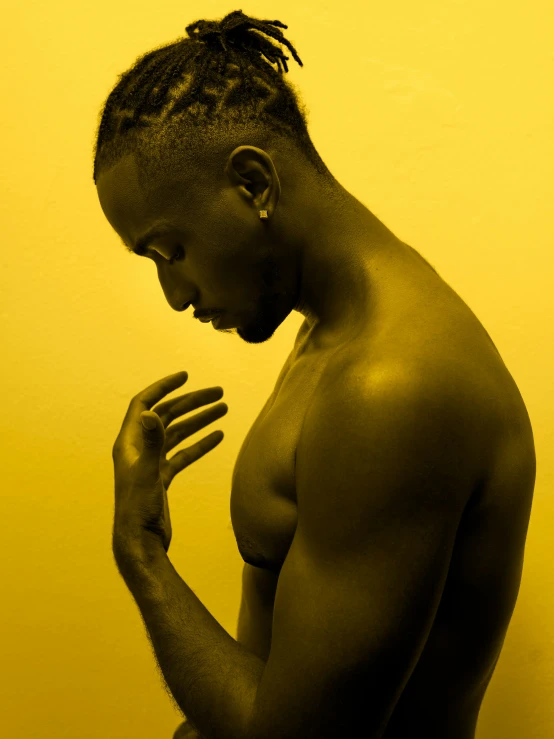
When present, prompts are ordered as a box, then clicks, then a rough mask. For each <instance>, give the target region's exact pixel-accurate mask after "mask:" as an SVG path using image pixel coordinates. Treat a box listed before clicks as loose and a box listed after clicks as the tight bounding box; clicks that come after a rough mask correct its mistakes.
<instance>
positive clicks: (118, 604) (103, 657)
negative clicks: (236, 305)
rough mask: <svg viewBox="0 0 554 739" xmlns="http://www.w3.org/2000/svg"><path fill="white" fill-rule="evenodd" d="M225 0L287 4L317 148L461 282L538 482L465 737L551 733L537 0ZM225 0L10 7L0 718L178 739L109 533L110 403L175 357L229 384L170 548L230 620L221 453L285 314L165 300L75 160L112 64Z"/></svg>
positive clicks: (48, 733) (111, 79)
mask: <svg viewBox="0 0 554 739" xmlns="http://www.w3.org/2000/svg"><path fill="white" fill-rule="evenodd" d="M239 7H240V8H241V9H242V10H243V12H244V13H246V14H249V15H253V16H256V17H258V18H270V19H274V18H278V19H279V20H281V21H282V22H284V23H286V24H287V25H288V30H286V31H285V34H286V35H287V38H289V39H290V40H291V41H292V42H293V44H294V45H295V46H296V48H297V51H298V53H299V55H300V58H301V59H302V61H303V62H304V65H305V66H304V68H302V69H301V68H300V67H298V66H297V64H296V63H295V62H294V60H293V59H292V56H291V55H290V53H288V52H286V49H285V52H286V53H288V55H289V56H290V57H291V58H290V61H289V68H290V70H291V71H290V72H289V74H290V78H291V79H292V81H293V82H295V83H296V84H297V85H298V86H299V89H300V91H301V93H302V96H303V99H304V100H305V101H306V103H307V106H308V108H309V110H310V118H309V129H310V132H311V134H312V137H313V140H314V143H315V145H316V147H317V148H318V150H319V152H320V154H321V156H322V157H323V159H324V161H325V162H326V163H327V164H328V166H329V167H330V169H331V171H332V172H333V173H334V174H335V176H336V177H337V178H338V180H339V181H340V182H341V183H342V184H343V185H344V186H345V187H346V188H347V189H348V190H350V191H351V192H352V193H353V194H354V195H356V197H358V198H359V199H360V200H362V202H364V203H365V204H366V205H367V207H368V208H369V209H370V210H372V211H373V212H374V213H375V214H376V215H377V216H378V217H379V218H380V219H381V220H383V221H384V222H385V223H386V224H387V225H388V227H389V228H391V229H392V231H393V232H394V233H396V234H397V235H398V236H399V237H400V238H402V239H403V240H404V241H407V242H408V243H409V244H410V245H412V246H414V247H415V248H416V249H418V250H419V251H420V252H421V253H422V254H423V255H424V256H425V257H426V258H427V259H428V260H429V261H430V262H431V264H433V265H434V266H435V267H436V269H437V270H438V271H439V273H440V274H441V275H442V277H443V278H444V279H446V280H447V282H448V283H449V284H450V285H452V287H454V289H455V290H456V291H457V292H458V293H459V294H460V295H461V296H462V298H463V299H464V300H465V301H466V302H467V304H468V305H469V306H470V307H471V308H472V310H473V311H474V312H475V313H476V314H477V316H478V317H479V318H480V319H481V321H482V322H483V324H484V326H485V328H486V329H487V331H488V332H489V333H490V334H491V336H492V338H493V340H494V342H495V343H496V345H497V347H498V348H499V350H500V352H501V354H502V357H503V359H504V361H505V362H506V364H507V366H508V368H509V369H510V371H511V373H512V375H513V376H514V378H515V380H516V382H517V384H518V386H519V388H520V391H521V393H522V395H523V397H524V399H525V402H526V404H527V408H528V410H529V414H530V416H531V420H532V423H533V429H534V433H535V440H536V448H537V459H538V466H537V483H536V488H535V502H534V508H533V515H532V517H531V524H530V527H529V535H528V544H527V550H526V559H525V567H524V575H523V582H522V586H521V591H520V596H519V601H518V603H517V606H516V610H515V613H514V617H513V620H512V622H511V625H510V629H509V632H508V635H507V638H506V642H505V646H504V651H503V652H502V655H501V658H500V661H499V664H498V667H497V669H496V673H495V675H494V677H493V680H492V682H491V684H490V687H489V689H488V692H487V694H486V697H485V701H484V704H483V707H482V710H481V714H480V719H479V725H478V731H477V739H521V737H525V738H526V739H546V737H551V736H554V707H553V706H554V702H553V701H552V695H553V685H552V679H553V674H554V673H553V670H552V665H554V618H553V616H554V575H553V568H552V544H551V542H552V530H553V515H552V514H553V496H552V483H553V475H554V458H553V455H552V448H553V441H554V438H553V424H552V418H553V415H554V414H553V408H552V405H553V402H552V397H553V394H552V377H553V374H554V372H553V371H554V366H553V350H552V346H553V341H552V333H553V332H552V320H553V318H554V309H553V298H552V293H553V286H552V277H553V265H554V259H553V255H552V249H553V243H554V238H553V236H554V228H553V219H552V212H553V211H552V197H553V187H552V172H553V168H554V138H553V136H552V130H553V123H554V100H553V97H552V80H553V73H554V50H553V49H554V47H553V43H552V29H553V27H554V9H553V5H552V3H551V2H549V1H547V0H531V1H530V2H526V3H524V4H518V3H508V4H506V3H501V2H491V1H490V0H466V2H460V1H459V0H457V1H454V0H434V1H431V0H424V2H418V3H414V2H412V1H411V0H402V1H401V2H400V1H396V2H394V1H393V2H390V3H365V2H357V3H355V2H341V3H330V2H322V3H320V2H315V1H314V0H309V2H302V3H301V2H296V1H295V2H290V1H288V0H284V1H283V2H280V3H271V4H270V3H262V4H261V5H260V3H241V4H240V5H239ZM235 9H238V8H237V7H235V6H234V5H229V4H228V3H223V2H206V0H203V2H201V3H200V2H198V3H182V2H177V1H174V0H162V1H161V2H160V3H154V2H152V0H150V2H136V0H133V1H132V2H131V1H130V0H119V2H106V1H105V0H94V2H91V1H90V0H85V1H84V2H79V3H75V2H69V0H64V1H62V0H57V1H55V2H48V3H37V2H33V3H31V2H15V1H14V0H10V1H9V2H4V3H3V4H2V20H3V33H2V36H3V39H2V47H1V48H2V52H3V56H4V59H3V74H2V82H1V84H2V88H3V89H2V98H1V99H2V116H1V118H0V126H1V142H2V157H1V172H0V173H1V177H2V198H1V201H0V203H1V208H2V214H1V216H2V218H1V221H2V249H1V270H0V280H1V284H0V290H1V295H0V299H1V307H0V310H1V317H2V349H3V351H2V354H3V361H2V365H1V366H2V370H1V373H2V375H1V385H0V387H1V391H2V420H1V432H2V436H1V440H0V443H1V450H2V452H1V453H2V465H1V473H0V474H1V476H2V507H1V514H2V526H1V542H2V556H1V560H0V561H1V567H2V571H1V576H2V594H3V598H2V601H3V603H2V607H1V609H0V614H1V618H2V624H1V654H2V660H1V662H2V669H1V671H0V696H1V697H0V701H1V704H2V705H1V710H0V715H1V716H2V718H1V720H0V732H1V737H2V739H32V738H33V737H37V738H38V737H40V738H41V739H62V738H64V737H67V738H71V739H89V738H90V739H93V738H94V739H170V738H171V736H172V733H173V730H174V728H175V726H176V725H177V724H178V723H179V720H180V716H179V714H177V712H176V711H175V709H174V707H173V706H172V704H171V702H170V700H169V698H168V696H167V695H166V693H165V692H164V689H163V687H162V684H161V681H160V677H159V675H158V673H157V671H156V668H155V663H154V660H153V656H152V653H151V651H150V646H149V643H148V641H147V639H146V635H145V630H144V626H143V623H142V621H141V619H140V615H139V611H138V608H137V607H136V605H135V603H134V601H133V600H132V597H131V596H130V594H129V592H128V591H127V589H126V587H125V584H124V583H123V581H122V579H121V578H120V577H119V575H118V573H117V570H116V567H115V564H114V561H113V558H112V553H111V540H110V535H111V526H112V510H113V487H112V483H113V477H112V460H111V447H112V444H113V442H114V440H115V437H116V435H117V433H118V431H119V428H120V425H121V422H122V419H123V416H124V414H125V412H126V409H127V405H128V403H129V401H130V399H131V397H132V396H133V395H134V394H135V393H137V392H138V391H139V390H141V389H142V388H144V387H145V386H147V385H149V384H150V383H152V382H153V381H155V380H157V379H160V378H161V377H164V376H165V375H168V374H171V373H173V372H177V371H179V370H182V369H186V370H188V372H189V378H190V379H189V383H188V385H187V387H188V389H191V390H192V389H199V388H201V387H209V386H212V385H222V386H223V387H224V389H225V395H224V398H223V399H224V400H225V401H226V402H227V404H228V405H229V412H228V414H227V416H225V418H223V419H220V420H219V421H217V422H216V423H215V424H214V425H213V426H211V427H209V429H208V430H209V431H211V430H214V429H216V428H221V429H223V431H224V432H225V439H224V441H223V442H222V443H221V444H220V445H219V446H218V447H217V448H216V449H215V450H214V451H212V452H211V453H209V454H208V455H206V456H205V457H203V458H202V459H201V460H199V461H198V462H197V463H196V464H195V465H193V466H192V467H190V468H189V469H188V470H186V471H185V472H183V473H182V475H181V476H180V477H179V478H177V480H176V481H175V482H174V483H173V485H172V488H171V490H170V506H171V512H172V520H173V542H172V545H171V549H170V557H171V560H172V562H173V563H174V565H175V567H176V568H177V570H178V572H179V573H180V574H181V576H182V577H183V578H184V579H185V581H186V582H187V583H188V584H189V585H190V586H191V587H192V588H193V590H194V591H195V592H196V594H197V595H198V597H199V598H200V599H201V601H202V602H203V603H204V604H205V605H206V607H207V608H208V609H209V610H210V612H211V613H212V614H213V615H214V616H215V617H216V618H217V619H218V621H219V622H220V623H221V624H222V625H223V626H224V628H225V629H227V631H229V633H231V634H232V635H233V636H236V631H235V629H236V621H237V614H238V606H239V596H240V573H241V567H242V560H241V559H240V556H239V554H238V551H237V548H236V545H235V541H234V537H233V532H232V529H231V528H230V523H229V521H230V519H229V495H230V483H231V474H232V469H233V465H234V462H235V458H236V455H237V453H238V450H239V448H240V445H241V443H242V441H243V439H244V436H245V434H246V432H247V431H248V428H249V426H250V424H251V423H252V421H253V420H254V418H255V416H256V415H257V413H258V411H259V410H260V408H261V406H262V404H263V403H264V401H265V399H266V398H267V396H268V394H269V393H270V391H271V389H272V387H273V384H274V381H275V379H276V377H277V374H278V372H279V370H280V368H281V366H282V363H283V361H284V359H285V357H286V355H287V354H288V351H289V350H290V347H291V344H292V342H293V340H294V337H295V335H296V331H297V329H298V328H299V326H300V323H301V317H300V315H299V314H296V313H294V314H292V315H291V316H290V317H289V319H288V320H287V321H286V322H285V324H284V325H282V326H281V327H280V328H279V329H278V331H277V333H276V335H275V336H274V338H273V339H272V340H270V341H269V342H268V343H266V344H264V345H260V346H249V345H247V344H245V343H243V342H242V341H241V340H240V339H238V338H235V337H233V336H231V335H226V334H219V333H217V332H216V331H214V330H213V328H212V327H211V326H210V325H209V324H201V323H199V322H198V321H194V320H193V319H192V317H191V311H190V310H189V311H187V312H186V313H185V314H180V313H176V312H174V311H173V310H171V308H170V307H169V305H168V304H167V303H166V301H165V299H164V296H163V293H162V291H161V288H160V286H159V284H158V282H157V278H156V274H155V269H154V268H153V265H152V264H151V263H150V262H148V261H147V260H141V259H137V258H136V257H133V256H130V255H128V254H127V253H126V252H125V251H124V250H123V248H122V246H121V245H120V243H119V240H118V238H117V236H116V235H115V233H114V232H113V231H112V230H111V227H110V226H109V224H108V222H107V221H106V220H105V218H104V216H103V214H102V211H101V209H100V206H99V203H98V199H97V195H96V188H95V186H94V183H93V181H92V161H91V157H92V153H91V152H92V144H93V136H94V131H95V125H96V116H97V113H98V110H99V107H100V105H101V104H102V102H103V100H104V99H105V96H106V95H107V94H108V92H109V90H111V88H112V87H113V85H114V84H115V82H116V75H117V74H119V73H121V72H123V71H125V70H126V69H127V68H128V67H129V66H130V65H131V64H132V63H133V62H134V60H135V58H136V57H137V56H138V55H139V54H142V53H144V52H145V51H147V50H149V49H151V48H153V47H154V46H157V45H159V44H162V43H169V42H170V41H173V40H175V39H176V38H177V37H178V36H182V35H184V34H185V30H184V29H185V26H186V25H187V24H189V23H191V22H192V21H193V20H196V19H198V18H207V19H215V18H221V17H222V16H224V15H225V14H226V13H228V12H230V11H231V10H235ZM245 143H248V142H245ZM200 434H202V432H200ZM200 434H198V435H195V436H194V437H192V439H191V441H190V442H188V443H192V442H193V441H196V440H198V438H200Z"/></svg>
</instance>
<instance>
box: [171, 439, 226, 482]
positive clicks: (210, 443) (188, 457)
mask: <svg viewBox="0 0 554 739" xmlns="http://www.w3.org/2000/svg"><path fill="white" fill-rule="evenodd" d="M223 437H224V434H223V431H220V430H217V431H214V432H213V433H212V434H210V435H209V436H205V437H204V438H203V439H200V441H199V442H197V443H196V444H193V445H192V446H189V447H187V448H186V449H183V450H181V451H180V452H177V454H174V455H173V456H172V457H171V459H169V460H168V463H169V469H170V472H171V479H173V478H174V477H175V475H176V474H177V473H179V472H181V471H182V470H184V469H185V467H188V466H189V465H190V464H192V463H193V462H196V460H197V459H200V457H203V456H204V454H207V453H208V452H209V451H211V450H212V449H213V448H214V447H216V446H217V445H218V444H219V443H220V442H221V441H222V440H223Z"/></svg>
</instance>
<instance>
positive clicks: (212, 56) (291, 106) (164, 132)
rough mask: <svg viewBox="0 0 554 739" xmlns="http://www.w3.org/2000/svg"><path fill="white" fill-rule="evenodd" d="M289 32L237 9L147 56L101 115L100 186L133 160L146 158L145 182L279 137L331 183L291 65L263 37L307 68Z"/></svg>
mask: <svg viewBox="0 0 554 739" xmlns="http://www.w3.org/2000/svg"><path fill="white" fill-rule="evenodd" d="M280 28H287V26H286V25H285V24H284V23H281V22H280V21H278V20H273V21H272V20H259V19H256V18H251V17H249V16H247V15H244V14H243V12H242V11H241V10H235V11H233V12H232V13H229V14H228V15H227V16H225V17H224V18H223V19H222V20H221V21H207V20H197V21H195V22H194V23H191V24H189V25H188V26H187V27H186V31H187V34H188V38H186V37H183V38H181V39H179V40H177V41H176V42H174V43H171V44H169V45H165V46H161V47H158V48H156V49H154V50H153V51H150V52H148V53H146V54H144V55H142V56H140V57H138V58H137V60H136V62H135V64H134V66H133V67H132V68H131V69H129V70H128V71H127V72H125V73H123V74H121V75H119V78H118V80H119V81H118V82H117V84H116V86H115V87H114V89H113V90H112V92H111V93H110V94H109V95H108V97H107V99H106V101H105V103H104V107H103V111H101V113H100V115H99V120H100V123H99V126H98V130H97V137H96V144H95V147H94V171H93V179H94V182H95V183H96V181H97V178H98V176H99V173H100V171H101V170H103V169H109V168H111V167H112V166H113V165H115V164H116V163H117V162H118V161H119V160H120V159H121V158H122V157H123V156H125V155H127V154H134V155H135V157H136V162H137V166H138V170H139V181H140V182H141V184H144V183H145V182H148V181H149V179H150V178H151V177H153V178H156V177H158V176H160V175H164V176H165V177H167V175H168V174H170V173H171V172H172V170H173V171H174V172H175V173H177V171H178V169H179V167H180V166H181V158H182V159H183V161H185V160H186V161H193V162H200V161H202V152H206V151H221V149H222V147H225V146H226V147H227V148H228V147H231V148H230V149H228V150H229V151H232V149H233V148H234V146H238V145H239V144H240V143H244V142H245V138H244V136H245V134H246V133H247V132H248V139H247V141H248V143H253V144H255V142H259V144H260V145H261V146H263V145H264V143H266V144H267V142H268V140H270V139H271V138H272V135H273V137H277V138H278V139H280V140H281V142H283V141H284V142H285V143H286V144H288V145H291V146H292V147H293V149H294V151H295V152H300V153H301V154H303V155H304V157H305V158H306V159H307V160H308V162H310V163H311V164H312V165H313V167H314V168H315V170H316V171H317V172H318V173H319V174H322V175H324V176H325V177H326V178H328V177H330V176H331V175H330V172H329V170H328V169H327V167H326V165H325V164H324V163H323V161H322V160H321V158H320V156H319V154H318V153H317V151H316V149H315V147H314V145H313V143H312V141H311V139H310V136H309V134H308V130H307V122H306V120H307V116H306V109H305V107H304V106H303V104H302V103H301V102H300V99H299V97H298V95H297V93H296V90H295V88H294V86H293V85H292V84H291V83H290V82H289V81H288V80H285V79H284V77H283V68H284V71H285V72H288V67H287V59H288V58H289V57H288V56H285V54H284V53H283V51H282V49H281V48H280V46H277V45H276V44H274V43H272V42H271V41H270V40H268V39H266V38H265V37H264V36H262V35H261V33H263V34H265V35H266V36H269V37H270V38H273V39H275V40H276V41H277V42H279V43H280V44H284V45H285V46H287V47H288V49H289V50H290V52H291V53H292V55H293V57H294V59H295V60H296V61H297V62H298V64H299V65H300V66H303V65H302V62H301V60H300V58H299V56H298V54H297V53H296V49H295V48H294V46H293V45H292V44H291V43H290V41H288V40H287V39H286V38H285V37H284V36H283V32H282V31H281V30H280ZM258 32H261V33H258ZM263 57H265V59H264V58H263ZM266 60H267V61H266ZM272 64H276V65H277V70H275V69H274V67H273V66H272ZM239 135H242V136H243V138H242V139H241V141H239V143H237V137H238V136H239Z"/></svg>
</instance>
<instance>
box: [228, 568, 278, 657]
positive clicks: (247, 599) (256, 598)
mask: <svg viewBox="0 0 554 739" xmlns="http://www.w3.org/2000/svg"><path fill="white" fill-rule="evenodd" d="M278 579H279V576H278V575H276V574H275V573H273V572H270V571H269V570H264V569H261V568H260V567H253V566H252V565H249V564H248V563H247V562H245V563H244V567H243V570H242V597H241V603H240V610H239V619H238V626H237V641H238V642H239V644H242V646H243V647H246V649H248V651H249V652H252V653H253V654H255V655H256V656H257V657H259V658H260V659H262V660H263V661H264V662H267V658H268V657H269V650H270V648H271V626H272V623H273V604H274V602H275V591H276V590H277V581H278Z"/></svg>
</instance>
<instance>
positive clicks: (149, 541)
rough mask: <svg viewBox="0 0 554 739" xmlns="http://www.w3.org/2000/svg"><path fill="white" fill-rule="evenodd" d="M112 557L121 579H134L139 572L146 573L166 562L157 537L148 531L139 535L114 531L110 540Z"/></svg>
mask: <svg viewBox="0 0 554 739" xmlns="http://www.w3.org/2000/svg"><path fill="white" fill-rule="evenodd" d="M112 550H113V555H114V558H115V561H116V564H117V567H118V569H119V572H120V574H121V576H122V577H123V579H124V580H125V581H127V579H128V578H136V576H137V575H139V574H140V573H141V572H148V571H150V570H151V569H152V568H155V567H156V566H159V565H163V564H164V563H165V562H166V560H168V556H167V552H166V551H165V549H164V548H163V544H162V542H161V541H160V539H159V537H157V536H155V535H153V534H151V533H150V532H148V531H144V532H141V534H140V535H137V534H134V535H133V536H130V535H129V534H126V533H122V532H116V531H114V535H113V540H112Z"/></svg>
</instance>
